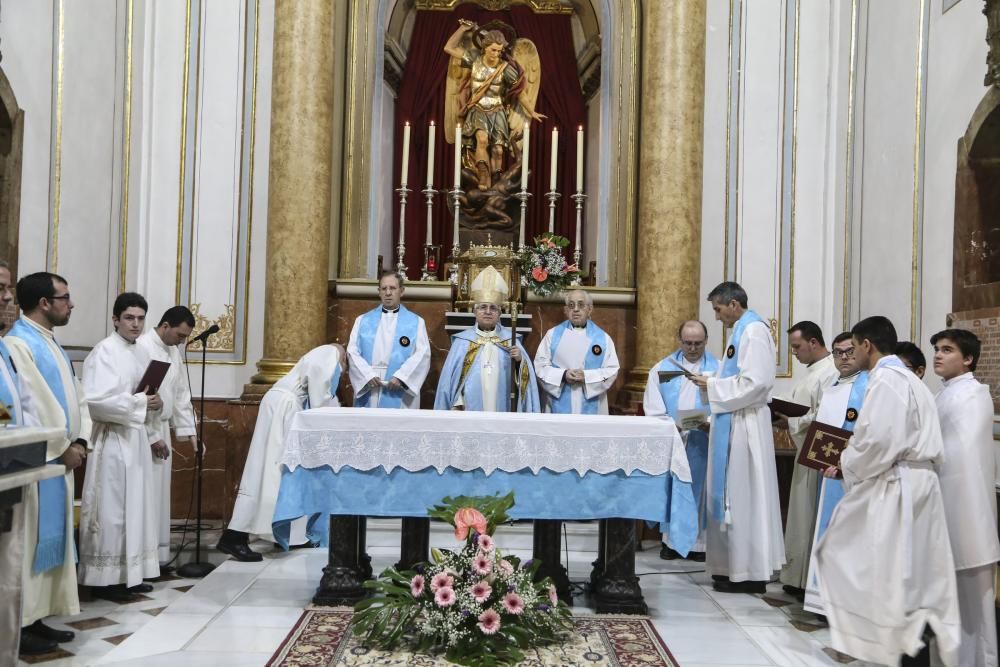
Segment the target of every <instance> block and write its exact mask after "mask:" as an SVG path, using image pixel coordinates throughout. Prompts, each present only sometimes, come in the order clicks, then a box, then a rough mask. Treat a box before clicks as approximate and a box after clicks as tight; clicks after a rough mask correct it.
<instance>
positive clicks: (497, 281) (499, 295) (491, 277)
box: [469, 266, 509, 305]
mask: <svg viewBox="0 0 1000 667" xmlns="http://www.w3.org/2000/svg"><path fill="white" fill-rule="evenodd" d="M469 291H470V292H471V295H472V301H473V302H474V303H495V304H497V305H500V304H502V303H503V302H504V301H506V300H507V293H508V291H509V290H508V288H507V281H505V280H504V279H503V276H501V275H500V272H499V271H497V270H496V269H495V268H493V267H492V266H487V267H486V268H485V269H483V270H482V271H480V272H479V274H478V275H477V276H476V278H475V280H473V281H472V289H471V290H469Z"/></svg>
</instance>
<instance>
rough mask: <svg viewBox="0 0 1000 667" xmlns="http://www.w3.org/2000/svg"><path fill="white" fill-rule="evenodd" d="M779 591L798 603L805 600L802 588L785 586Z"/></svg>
mask: <svg viewBox="0 0 1000 667" xmlns="http://www.w3.org/2000/svg"><path fill="white" fill-rule="evenodd" d="M781 590H783V591H785V592H786V593H788V594H789V595H791V596H792V597H793V598H795V599H796V600H798V601H799V602H802V601H803V600H805V599H806V591H805V589H804V588H799V587H798V586H790V585H788V584H785V585H784V586H782V587H781Z"/></svg>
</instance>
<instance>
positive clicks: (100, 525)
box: [79, 333, 160, 587]
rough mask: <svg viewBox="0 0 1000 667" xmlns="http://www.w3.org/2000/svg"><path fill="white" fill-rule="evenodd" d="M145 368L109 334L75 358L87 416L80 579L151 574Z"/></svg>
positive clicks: (130, 346)
mask: <svg viewBox="0 0 1000 667" xmlns="http://www.w3.org/2000/svg"><path fill="white" fill-rule="evenodd" d="M144 370H145V368H144V367H143V365H142V362H141V361H140V360H139V357H138V355H137V354H136V346H135V344H134V343H129V342H128V341H126V340H125V339H124V338H122V337H121V336H119V335H118V334H117V333H113V334H111V335H110V336H108V337H107V338H105V339H104V340H102V341H101V342H99V343H98V344H97V345H95V346H94V349H93V350H91V351H90V354H88V355H87V358H86V359H85V360H84V362H83V391H84V393H85V394H86V396H87V404H88V405H89V406H90V415H91V418H92V419H93V420H94V434H93V435H94V441H93V446H94V448H93V452H92V453H91V454H90V456H89V457H88V458H87V470H86V475H85V476H84V480H83V499H82V509H81V513H80V568H79V576H80V583H81V584H84V585H87V586H111V585H114V584H125V585H126V586H129V587H131V586H138V585H139V584H141V583H142V580H143V579H151V578H155V577H157V576H159V574H160V563H159V559H158V557H157V544H158V539H157V527H156V511H155V508H154V507H153V506H152V505H151V504H150V503H149V502H147V500H148V498H147V492H146V483H147V481H148V480H149V479H150V477H151V475H152V471H151V467H152V465H153V454H152V452H151V451H150V448H149V439H148V437H147V436H146V425H145V421H146V402H147V399H146V395H145V394H143V393H142V392H136V389H137V385H138V383H139V380H140V379H142V374H143V371H144Z"/></svg>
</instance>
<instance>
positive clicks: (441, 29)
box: [385, 4, 590, 280]
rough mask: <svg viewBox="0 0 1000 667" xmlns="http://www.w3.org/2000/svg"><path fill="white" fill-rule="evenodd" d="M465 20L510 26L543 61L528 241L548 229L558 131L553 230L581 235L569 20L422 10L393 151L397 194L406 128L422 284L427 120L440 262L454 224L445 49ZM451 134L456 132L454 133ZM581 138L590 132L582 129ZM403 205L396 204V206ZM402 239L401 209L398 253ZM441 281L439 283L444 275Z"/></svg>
mask: <svg viewBox="0 0 1000 667" xmlns="http://www.w3.org/2000/svg"><path fill="white" fill-rule="evenodd" d="M459 18H464V19H468V20H470V21H475V22H476V23H478V24H479V25H485V24H486V23H489V22H490V21H493V20H500V21H503V22H505V23H507V24H508V25H510V26H513V28H514V30H515V31H516V32H517V36H518V37H526V38H527V39H530V40H531V41H533V42H534V43H535V46H536V47H537V48H538V56H539V58H540V60H541V61H542V80H541V88H540V90H539V94H538V104H537V111H538V113H540V114H542V115H544V116H546V118H545V119H544V120H542V121H541V122H540V123H539V122H532V124H531V145H530V147H529V151H530V155H529V156H528V167H529V169H530V175H529V178H528V192H530V193H532V197H531V199H530V200H529V201H528V210H527V214H526V216H525V239H526V241H527V242H529V243H530V242H531V239H532V238H534V236H536V235H537V234H541V233H542V232H545V231H547V230H548V225H549V202H548V199H547V198H546V197H545V193H546V192H548V190H549V169H550V159H551V150H552V148H551V142H552V129H553V128H559V151H558V154H557V163H558V165H557V168H558V175H557V181H556V183H557V186H556V190H557V191H558V192H560V193H561V194H562V197H561V198H560V199H559V201H558V203H557V204H556V223H555V231H556V233H557V234H561V235H562V236H565V237H567V238H568V239H569V240H570V244H571V245H570V249H569V250H568V252H567V257H569V252H572V243H573V241H574V237H575V235H576V208H575V205H574V203H573V200H572V199H570V197H569V196H570V195H571V194H573V193H574V192H576V129H577V127H579V126H580V125H583V123H584V119H585V117H586V109H585V108H584V104H583V92H582V91H581V89H580V80H579V77H578V75H577V71H576V54H575V52H574V49H573V33H572V29H571V27H570V17H569V16H566V15H558V14H535V13H533V12H532V11H531V9H530V8H528V7H512V8H510V9H509V10H506V11H500V12H491V11H486V10H484V9H482V8H480V7H478V6H476V5H468V4H466V5H459V6H458V7H457V8H456V9H455V11H453V12H440V11H418V12H417V16H416V21H415V23H414V26H413V38H412V39H411V41H410V52H409V54H408V55H407V58H406V68H405V70H404V72H403V81H402V84H401V86H400V91H399V97H398V99H397V100H396V125H395V128H396V129H395V137H396V138H395V140H394V144H395V145H394V146H393V160H392V174H393V179H392V180H393V184H394V187H399V175H400V163H401V161H402V158H403V146H402V136H403V130H402V128H403V123H404V122H406V121H409V123H410V125H411V126H412V129H411V131H410V163H409V165H408V167H407V182H408V185H407V187H408V188H410V189H411V190H413V192H412V193H411V194H410V197H409V199H408V200H407V206H406V239H405V241H406V259H405V263H406V266H407V267H409V268H408V271H407V273H408V278H410V279H411V280H418V279H419V278H420V267H421V266H422V265H423V262H424V255H423V245H424V241H425V239H426V234H427V223H426V220H427V210H426V206H425V199H424V197H423V195H422V194H420V190H423V189H424V187H425V186H426V184H427V150H428V149H427V140H428V126H429V125H430V121H432V120H433V121H435V123H436V124H437V126H438V128H437V136H436V139H435V144H436V145H435V152H434V175H433V181H432V182H433V185H434V188H435V189H437V190H438V191H439V194H438V195H437V196H436V197H435V198H434V216H433V224H432V227H433V231H432V238H433V242H434V243H435V244H437V245H440V246H442V256H441V261H442V262H444V261H445V260H446V259H447V256H448V254H449V252H450V250H451V242H452V228H453V217H452V209H451V208H450V207H449V206H448V200H447V197H446V196H445V195H443V194H440V191H442V190H446V189H449V188H450V187H451V186H452V179H453V174H454V168H455V164H454V155H455V152H454V146H453V145H451V144H448V143H446V142H445V138H444V134H443V133H444V132H446V131H448V130H449V128H444V127H441V124H442V122H443V119H444V89H445V76H446V74H447V69H448V56H447V55H446V54H445V53H444V50H443V49H444V45H445V42H446V41H447V40H448V37H449V36H450V35H451V34H452V33H453V32H454V31H455V29H456V28H457V27H458V19H459ZM450 131H451V132H452V133H453V134H454V132H455V128H453V127H452V128H450ZM584 131H585V132H587V131H590V130H588V128H586V127H585V128H584ZM394 201H396V202H397V204H398V199H396V200H394ZM398 234H399V207H398V205H394V206H393V252H395V246H396V242H397V240H398ZM385 264H386V266H387V267H388V266H390V265H391V266H395V264H396V258H395V256H394V257H392V258H386V262H385ZM438 275H439V277H440V275H441V273H440V268H439V272H438Z"/></svg>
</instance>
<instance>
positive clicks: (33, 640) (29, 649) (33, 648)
mask: <svg viewBox="0 0 1000 667" xmlns="http://www.w3.org/2000/svg"><path fill="white" fill-rule="evenodd" d="M56 648H58V647H57V645H56V643H55V642H54V641H52V640H51V639H45V638H44V637H39V636H38V635H36V634H33V633H31V632H28V631H27V630H26V629H25V628H21V644H20V646H19V647H18V653H20V654H21V655H41V654H43V653H48V652H49V651H55V650H56Z"/></svg>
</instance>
